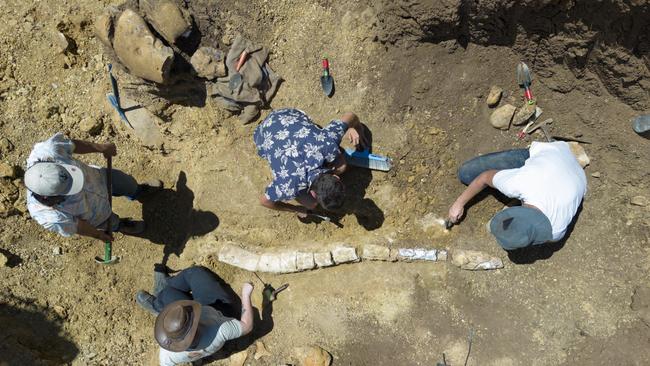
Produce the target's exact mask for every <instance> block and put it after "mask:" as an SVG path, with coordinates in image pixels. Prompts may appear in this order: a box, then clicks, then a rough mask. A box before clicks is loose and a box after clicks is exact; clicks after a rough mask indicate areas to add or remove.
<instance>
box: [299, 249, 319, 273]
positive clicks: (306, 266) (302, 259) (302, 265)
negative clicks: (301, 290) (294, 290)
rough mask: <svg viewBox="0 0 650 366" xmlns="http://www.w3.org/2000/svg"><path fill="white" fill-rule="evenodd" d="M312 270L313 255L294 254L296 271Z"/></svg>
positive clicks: (314, 264)
mask: <svg viewBox="0 0 650 366" xmlns="http://www.w3.org/2000/svg"><path fill="white" fill-rule="evenodd" d="M314 268H316V262H314V253H301V252H298V253H296V269H297V270H298V271H307V270H310V269H314Z"/></svg>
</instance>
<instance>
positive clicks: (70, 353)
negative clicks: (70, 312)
mask: <svg viewBox="0 0 650 366" xmlns="http://www.w3.org/2000/svg"><path fill="white" fill-rule="evenodd" d="M62 323H63V319H62V318H61V317H60V316H59V315H57V314H56V313H54V312H52V311H50V310H49V309H47V308H41V307H39V306H37V305H35V304H34V303H33V301H32V300H27V299H21V298H18V297H15V296H13V295H9V299H8V300H7V299H6V298H3V299H2V302H0V324H2V328H3V329H2V332H0V339H1V340H2V342H0V365H3V366H14V365H15V366H19V365H20V366H22V365H62V364H68V363H70V362H71V361H72V360H73V359H74V358H75V357H76V356H77V355H78V354H79V348H78V347H77V345H76V344H74V343H73V342H72V341H71V340H70V339H69V338H68V337H67V335H66V334H65V332H64V331H63V329H62Z"/></svg>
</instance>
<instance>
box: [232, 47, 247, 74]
mask: <svg viewBox="0 0 650 366" xmlns="http://www.w3.org/2000/svg"><path fill="white" fill-rule="evenodd" d="M246 57H248V52H246V51H242V53H241V56H239V61H237V65H236V66H235V70H237V71H239V69H241V67H242V66H243V65H244V62H246Z"/></svg>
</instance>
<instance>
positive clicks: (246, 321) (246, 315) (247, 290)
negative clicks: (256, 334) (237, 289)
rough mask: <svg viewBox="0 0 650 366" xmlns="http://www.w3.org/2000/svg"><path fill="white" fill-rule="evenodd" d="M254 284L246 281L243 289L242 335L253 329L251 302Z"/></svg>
mask: <svg viewBox="0 0 650 366" xmlns="http://www.w3.org/2000/svg"><path fill="white" fill-rule="evenodd" d="M252 292H253V284H252V283H250V282H246V283H245V284H244V286H243V287H242V289H241V304H242V309H241V319H239V321H240V322H241V325H242V335H246V334H248V333H250V332H251V331H252V330H253V304H252V303H251V293H252Z"/></svg>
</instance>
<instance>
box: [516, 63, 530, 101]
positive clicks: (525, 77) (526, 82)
mask: <svg viewBox="0 0 650 366" xmlns="http://www.w3.org/2000/svg"><path fill="white" fill-rule="evenodd" d="M532 83H533V79H532V78H531V76H530V69H529V68H528V65H526V64H525V63H523V62H520V63H519V64H517V84H519V87H520V88H522V89H524V98H526V100H527V101H528V104H532V103H534V98H533V92H532V91H531V90H530V85H531V84H532Z"/></svg>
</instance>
